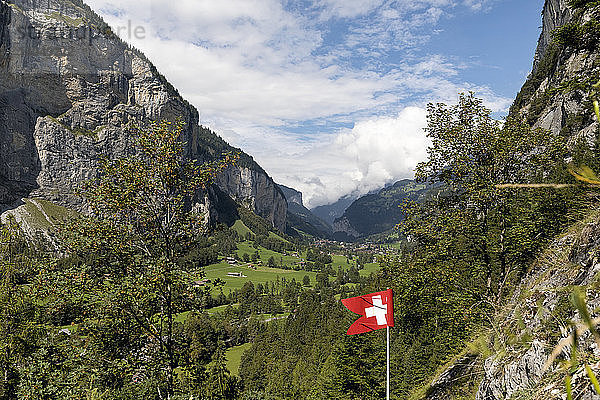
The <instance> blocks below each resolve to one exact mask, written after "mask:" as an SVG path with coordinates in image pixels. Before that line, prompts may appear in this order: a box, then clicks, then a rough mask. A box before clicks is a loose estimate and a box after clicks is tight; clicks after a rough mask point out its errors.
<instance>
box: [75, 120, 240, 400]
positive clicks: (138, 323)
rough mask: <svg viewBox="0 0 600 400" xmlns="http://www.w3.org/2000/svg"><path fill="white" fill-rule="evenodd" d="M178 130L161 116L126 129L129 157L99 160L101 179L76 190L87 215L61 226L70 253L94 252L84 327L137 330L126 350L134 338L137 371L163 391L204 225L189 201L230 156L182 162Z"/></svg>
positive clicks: (170, 378)
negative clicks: (89, 317) (190, 258)
mask: <svg viewBox="0 0 600 400" xmlns="http://www.w3.org/2000/svg"><path fill="white" fill-rule="evenodd" d="M183 131H184V126H183V125H182V124H180V123H171V122H168V121H162V122H156V123H153V124H151V125H150V126H149V127H147V128H144V129H138V130H137V131H135V132H132V134H134V135H135V136H136V147H135V151H134V155H132V156H130V157H126V158H121V159H117V160H103V161H102V163H101V166H100V175H99V177H98V178H97V179H94V180H93V181H91V182H89V183H88V184H86V185H85V187H84V188H83V191H82V194H83V196H84V197H85V199H86V201H87V204H88V206H89V208H90V210H91V215H90V216H89V217H82V218H80V219H79V220H77V221H76V222H74V223H72V224H71V225H70V226H68V227H67V229H65V230H64V237H65V243H66V248H67V251H68V252H69V254H72V255H74V256H80V257H81V258H84V259H87V258H89V255H90V254H92V255H93V256H94V257H93V260H92V262H91V263H90V265H89V267H90V269H89V271H88V272H89V274H90V278H91V279H92V280H93V285H91V291H92V293H90V295H89V296H90V298H93V302H94V304H96V305H97V307H95V308H94V309H93V313H94V315H93V319H94V320H95V321H96V322H94V323H90V324H88V325H87V326H85V327H84V328H83V330H84V332H85V333H87V334H88V335H90V336H91V337H94V336H96V335H100V336H102V335H103V332H104V331H106V330H107V325H113V326H114V325H117V326H118V325H119V324H121V323H122V324H126V325H127V326H130V327H131V329H130V330H129V331H130V332H136V331H137V332H140V333H141V334H140V335H138V336H139V337H137V338H135V337H133V338H131V340H133V342H132V343H125V346H124V348H127V347H136V346H132V345H133V344H134V343H137V346H141V347H140V348H139V352H140V354H143V353H149V355H147V356H144V357H143V358H142V359H141V361H142V364H144V363H145V364H146V365H143V366H140V368H142V370H145V371H146V370H148V369H150V370H151V371H152V374H148V373H146V376H149V375H155V376H156V377H157V379H158V382H159V383H158V385H159V387H158V390H159V391H160V390H163V391H165V392H166V395H167V396H169V395H172V394H173V393H174V387H175V383H174V380H175V374H174V371H175V368H177V365H178V354H177V345H178V344H177V339H176V335H175V325H176V323H175V319H174V317H175V315H176V314H177V313H178V312H181V311H183V309H182V305H183V304H184V299H185V295H186V291H187V289H188V288H189V287H190V286H191V285H190V283H191V276H190V275H189V274H188V269H189V268H190V265H188V263H186V262H185V257H186V255H188V254H189V252H190V251H191V250H192V249H193V248H194V246H195V243H196V241H197V238H198V237H200V236H202V235H203V234H204V229H205V228H204V225H203V223H202V219H203V215H202V214H201V213H200V212H199V211H198V209H197V208H196V207H195V204H196V203H197V201H198V200H200V199H199V198H198V196H199V193H200V191H201V190H202V189H204V188H206V187H207V185H208V184H210V183H211V182H212V179H213V177H214V176H215V174H216V173H217V172H218V171H219V170H220V169H221V168H222V167H223V166H224V165H226V164H229V163H230V162H231V158H230V157H229V156H227V157H225V159H224V160H223V161H222V162H220V163H218V164H211V165H200V164H198V163H197V162H195V161H194V160H190V159H188V158H187V157H186V156H185V143H184V142H183V141H182V134H183ZM119 321H122V322H119ZM134 336H135V335H134ZM114 356H115V357H122V356H123V355H119V354H115V355H114ZM143 360H146V361H143ZM136 362H140V359H137V360H136ZM161 387H162V389H161Z"/></svg>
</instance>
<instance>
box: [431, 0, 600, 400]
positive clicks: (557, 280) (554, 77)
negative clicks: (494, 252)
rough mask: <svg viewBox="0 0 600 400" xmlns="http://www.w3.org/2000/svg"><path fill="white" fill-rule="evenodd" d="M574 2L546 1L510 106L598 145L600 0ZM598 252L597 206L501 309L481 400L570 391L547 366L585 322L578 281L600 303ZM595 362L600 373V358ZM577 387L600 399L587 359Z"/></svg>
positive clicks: (583, 340)
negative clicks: (528, 68) (529, 67)
mask: <svg viewBox="0 0 600 400" xmlns="http://www.w3.org/2000/svg"><path fill="white" fill-rule="evenodd" d="M572 4H574V3H573V2H571V1H568V0H546V2H545V5H544V10H543V14H542V15H543V29H542V33H541V36H540V39H539V42H538V47H537V51H536V55H535V62H534V67H533V71H532V73H531V75H530V76H529V77H528V79H527V81H526V83H525V84H524V85H523V88H522V89H521V91H520V93H519V94H518V96H517V99H516V100H515V103H514V105H513V107H512V109H511V113H512V115H513V116H521V117H522V118H524V119H526V120H527V121H528V122H529V123H530V124H531V125H533V126H536V127H541V128H544V129H547V130H549V131H550V134H552V135H562V136H564V137H566V138H567V139H568V140H569V143H570V146H574V145H575V143H577V142H578V141H581V140H582V141H584V142H587V144H588V145H589V146H591V147H592V148H594V147H593V146H596V138H597V135H598V123H597V121H595V118H594V112H593V110H592V102H591V101H590V100H591V85H592V84H594V83H596V82H597V81H598V80H599V79H600V29H598V27H599V26H600V22H598V21H600V5H598V3H597V2H595V1H587V2H586V1H578V2H577V4H578V5H577V7H573V6H571V5H572ZM596 151H598V149H597V148H596ZM599 254H600V213H598V212H597V211H596V212H594V213H592V214H591V215H590V216H589V217H588V218H587V219H586V220H584V221H582V222H580V223H578V224H576V225H575V226H573V227H572V228H571V229H570V230H569V231H568V232H566V233H565V234H564V235H562V236H561V237H559V238H557V239H556V240H555V241H553V242H552V243H551V245H550V246H549V247H548V249H547V250H546V251H545V253H544V254H542V255H541V256H540V257H539V258H538V261H537V262H536V263H535V264H534V265H533V266H532V268H531V270H530V271H529V273H528V274H527V275H526V276H525V278H524V279H523V280H522V282H521V284H520V285H519V287H518V288H517V290H516V291H515V293H514V295H513V298H512V299H511V301H510V302H509V304H508V305H507V306H506V307H505V309H504V311H503V312H501V313H500V314H499V315H497V316H496V319H495V321H494V324H493V325H494V327H493V328H494V329H493V332H492V333H491V334H490V335H489V339H490V340H489V342H490V343H488V345H489V346H490V347H493V351H492V353H493V355H492V356H489V357H481V360H480V363H481V368H480V371H479V373H476V374H474V375H473V376H474V378H473V380H475V379H476V380H477V387H478V390H477V394H476V397H475V398H476V400H505V399H542V398H543V399H556V400H558V399H565V398H567V396H566V389H565V383H564V378H565V374H566V372H565V370H564V369H560V367H559V366H558V363H557V362H554V363H551V365H550V366H549V367H548V368H547V369H546V370H545V369H544V367H545V365H546V363H547V362H548V360H549V357H550V355H551V353H552V352H553V350H554V349H557V346H558V345H559V344H560V343H565V339H567V337H568V336H569V335H570V333H571V330H570V328H569V321H581V316H580V315H578V314H577V313H576V312H575V311H574V307H573V305H572V303H571V300H570V297H571V295H572V293H573V288H574V287H575V286H579V287H582V288H588V289H590V288H592V289H596V290H588V293H587V295H588V297H587V301H588V304H587V306H588V308H589V309H590V310H598V309H599V308H598V307H600V297H599V296H598V292H597V282H598V273H599V272H600V257H599ZM593 317H597V315H593ZM579 340H580V341H579V351H580V357H581V358H582V359H587V360H588V361H591V360H598V358H599V357H600V349H598V347H597V346H596V344H595V343H594V340H593V338H592V337H591V334H590V333H589V332H587V333H585V334H583V335H582V336H581V337H580V338H579ZM568 341H570V339H568V340H567V342H568ZM569 358H570V346H566V347H564V348H563V350H562V352H561V353H560V354H559V355H558V361H560V360H566V359H569ZM590 365H591V368H592V369H593V370H594V371H595V372H596V374H598V372H599V371H598V370H599V367H600V365H599V364H597V363H593V364H590ZM453 368H456V367H455V365H451V366H450V367H449V369H448V370H449V371H451V370H452V369H453ZM442 375H443V374H442ZM573 388H574V391H575V395H576V397H574V398H579V399H590V400H593V399H600V396H598V395H597V394H596V393H595V392H594V390H593V389H592V385H591V384H590V382H589V380H588V378H587V376H586V372H585V369H584V367H583V366H582V365H579V367H578V368H577V370H576V371H575V373H574V374H573ZM435 391H436V387H435V386H434V385H432V392H435ZM438 391H439V390H438ZM429 398H433V397H429Z"/></svg>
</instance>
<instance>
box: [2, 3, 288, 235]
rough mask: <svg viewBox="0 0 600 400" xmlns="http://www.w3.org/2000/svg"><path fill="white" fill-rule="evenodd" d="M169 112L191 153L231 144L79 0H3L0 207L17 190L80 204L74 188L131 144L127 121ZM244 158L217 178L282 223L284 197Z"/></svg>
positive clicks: (202, 156) (202, 154) (209, 155)
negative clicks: (102, 160) (181, 127)
mask: <svg viewBox="0 0 600 400" xmlns="http://www.w3.org/2000/svg"><path fill="white" fill-rule="evenodd" d="M175 118H180V119H181V120H182V121H183V122H184V123H185V125H186V132H185V137H184V140H185V141H186V143H187V148H186V152H187V154H188V155H189V156H190V157H191V158H194V159H198V160H199V161H210V160H213V159H215V158H218V157H219V156H220V155H221V153H223V152H231V151H234V152H235V151H236V150H237V149H234V148H232V147H230V146H229V145H227V144H226V143H225V142H223V141H222V140H221V139H220V138H218V137H217V136H216V135H215V134H214V133H212V132H210V131H209V130H207V129H206V128H203V127H200V126H199V125H198V122H199V116H198V112H197V110H196V109H195V108H194V107H192V106H191V105H190V104H189V103H187V102H186V101H185V100H183V99H182V98H181V96H180V95H179V94H178V92H177V91H176V90H175V89H174V88H173V87H172V86H171V85H170V84H169V83H168V82H167V81H166V80H165V79H164V77H162V76H161V75H160V74H159V73H158V72H157V71H156V68H155V67H154V66H153V65H152V64H151V63H150V62H149V61H148V60H147V59H146V58H145V56H144V55H143V54H141V53H140V52H139V51H137V50H135V49H132V48H130V47H128V46H127V45H126V44H124V43H123V42H122V41H121V40H120V39H118V38H117V37H116V36H115V35H114V34H113V33H112V32H111V31H110V29H109V28H108V26H107V25H106V24H105V23H104V22H103V21H102V20H101V19H100V18H99V17H98V16H97V15H96V14H95V13H93V11H92V10H91V9H90V8H89V7H87V6H86V5H85V4H84V3H82V2H81V1H80V0H44V1H41V0H14V1H12V2H10V3H9V2H6V1H4V0H1V1H0V204H1V205H2V209H7V208H10V207H12V205H13V204H14V202H15V201H18V200H19V199H20V198H21V197H40V198H44V199H47V200H51V201H53V202H56V203H58V204H61V205H65V206H69V207H73V208H78V207H79V206H80V199H79V198H77V197H76V196H75V195H74V192H75V189H76V188H77V186H78V185H79V184H80V183H81V182H83V181H84V180H86V179H89V178H92V177H94V176H95V175H96V174H97V162H98V160H99V158H100V157H101V156H107V157H118V156H122V155H126V154H128V152H130V149H131V147H132V146H131V144H132V137H131V135H130V134H129V129H130V127H131V125H132V124H133V123H137V124H143V123H147V122H149V121H151V120H159V119H175ZM241 158H242V160H243V161H244V162H243V164H244V165H242V166H235V167H232V168H230V169H229V170H228V171H227V172H226V174H224V176H222V177H220V178H219V180H218V182H217V184H218V185H219V187H220V188H221V190H223V191H224V192H225V193H227V194H229V195H230V196H231V197H233V198H234V199H235V200H237V201H240V202H242V203H244V204H246V205H248V206H249V207H251V209H252V210H253V211H255V212H256V213H257V214H259V215H261V216H263V217H264V218H266V219H268V220H269V221H271V223H272V224H273V225H274V226H275V227H277V228H279V229H282V230H283V229H285V216H286V208H287V204H286V201H285V198H284V197H283V195H282V194H281V192H280V190H279V189H278V188H277V186H276V185H275V183H274V182H273V180H272V179H271V178H270V177H269V176H268V175H267V174H266V173H265V171H264V170H262V168H260V166H258V164H256V163H255V162H254V161H253V160H252V159H251V158H250V157H249V156H247V155H245V154H243V153H242V154H241ZM212 192H213V191H208V193H207V195H208V196H209V197H211V193H212ZM209 200H212V201H213V202H214V201H216V199H214V198H213V199H209ZM208 208H210V209H216V208H214V207H208ZM212 217H213V219H214V218H218V215H217V214H214V215H212Z"/></svg>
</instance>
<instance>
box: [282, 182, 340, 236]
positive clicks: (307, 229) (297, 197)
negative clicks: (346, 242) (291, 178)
mask: <svg viewBox="0 0 600 400" xmlns="http://www.w3.org/2000/svg"><path fill="white" fill-rule="evenodd" d="M278 186H279V189H281V191H282V192H283V195H284V196H285V198H286V200H287V202H288V209H287V216H286V220H287V226H288V229H287V231H288V232H287V233H288V234H290V235H292V236H293V233H294V232H290V229H291V230H296V231H302V232H304V233H307V234H309V235H312V236H316V237H325V238H327V237H331V235H332V234H333V230H332V228H331V225H328V224H327V223H326V222H325V221H323V220H322V219H321V218H319V217H317V216H316V215H314V214H313V213H312V212H311V211H310V210H309V209H308V208H306V207H304V203H303V202H302V193H301V192H299V191H297V190H296V189H292V188H290V187H287V186H283V185H278Z"/></svg>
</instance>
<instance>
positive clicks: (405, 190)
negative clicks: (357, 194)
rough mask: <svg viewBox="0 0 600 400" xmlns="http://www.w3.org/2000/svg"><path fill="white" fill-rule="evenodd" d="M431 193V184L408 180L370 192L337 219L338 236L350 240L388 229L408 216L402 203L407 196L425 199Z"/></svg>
mask: <svg viewBox="0 0 600 400" xmlns="http://www.w3.org/2000/svg"><path fill="white" fill-rule="evenodd" d="M428 192H429V187H428V186H427V185H425V184H420V183H417V182H415V181H412V180H409V179H405V180H402V181H399V182H396V183H395V184H394V185H392V186H389V187H386V188H384V189H381V190H380V191H379V192H377V193H373V194H367V195H365V196H363V197H361V198H359V199H358V200H356V201H354V202H353V203H352V204H351V205H350V206H349V207H348V208H347V209H346V211H345V212H344V213H343V215H342V216H340V217H339V218H336V219H335V221H334V223H333V231H334V238H335V239H338V240H344V241H348V240H355V239H358V238H361V237H365V236H369V235H374V234H377V233H381V232H385V231H388V230H390V229H392V228H393V227H394V226H395V225H397V224H398V223H399V222H401V221H402V219H403V218H404V215H403V213H402V210H401V209H400V207H399V206H400V205H401V204H402V202H403V201H404V200H405V199H409V200H413V201H421V200H423V199H424V198H425V196H426V194H427V193H428Z"/></svg>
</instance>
